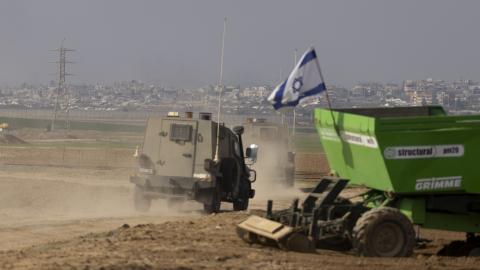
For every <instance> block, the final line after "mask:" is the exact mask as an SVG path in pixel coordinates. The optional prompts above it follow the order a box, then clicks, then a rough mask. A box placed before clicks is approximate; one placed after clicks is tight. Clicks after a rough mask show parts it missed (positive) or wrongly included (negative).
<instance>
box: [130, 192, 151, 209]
mask: <svg viewBox="0 0 480 270" xmlns="http://www.w3.org/2000/svg"><path fill="white" fill-rule="evenodd" d="M151 204H152V199H150V198H148V197H145V195H144V194H143V189H142V188H140V187H138V186H136V187H135V191H134V194H133V205H134V207H135V210H137V211H138V212H147V211H148V210H150V206H151Z"/></svg>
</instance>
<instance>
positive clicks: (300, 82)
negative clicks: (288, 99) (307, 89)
mask: <svg viewBox="0 0 480 270" xmlns="http://www.w3.org/2000/svg"><path fill="white" fill-rule="evenodd" d="M302 86H303V77H298V78H295V79H294V80H293V83H292V88H293V92H294V93H297V92H298V91H300V89H301V88H302Z"/></svg>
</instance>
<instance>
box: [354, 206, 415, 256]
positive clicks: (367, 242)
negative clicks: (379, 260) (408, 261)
mask: <svg viewBox="0 0 480 270" xmlns="http://www.w3.org/2000/svg"><path fill="white" fill-rule="evenodd" d="M352 238H353V239H352V242H353V243H352V244H353V247H354V249H355V250H356V251H357V253H358V254H359V255H361V256H366V257H408V256H410V255H412V253H413V247H414V245H415V231H414V229H413V225H412V223H411V222H410V220H409V219H408V218H407V217H406V216H405V215H403V214H402V213H401V212H400V211H399V210H398V209H395V208H391V207H380V208H375V209H372V210H369V211H367V212H365V213H364V214H363V215H362V216H361V217H360V218H359V219H358V220H357V223H356V224H355V227H354V228H353V237H352Z"/></svg>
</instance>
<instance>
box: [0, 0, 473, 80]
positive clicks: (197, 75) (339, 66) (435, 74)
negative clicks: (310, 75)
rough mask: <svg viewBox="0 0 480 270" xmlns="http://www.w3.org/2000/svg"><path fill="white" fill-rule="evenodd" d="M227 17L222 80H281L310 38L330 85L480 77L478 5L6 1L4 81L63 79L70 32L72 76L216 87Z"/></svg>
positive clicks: (0, 17) (0, 24)
mask: <svg viewBox="0 0 480 270" xmlns="http://www.w3.org/2000/svg"><path fill="white" fill-rule="evenodd" d="M225 16H226V17H228V26H227V36H226V50H225V69H224V82H225V84H241V85H253V84H263V83H267V84H272V85H273V84H277V83H278V82H279V77H280V73H281V70H283V76H286V75H287V73H288V72H289V71H290V69H291V68H292V66H293V50H294V48H298V49H299V51H300V52H303V51H304V50H305V49H306V48H308V47H309V46H310V45H314V46H315V47H316V49H317V53H318V55H319V57H320V65H321V67H322V70H323V73H324V76H325V80H326V82H327V83H333V84H339V85H343V86H351V85H352V84H353V83H355V82H358V81H382V82H397V83H399V82H401V81H402V80H404V79H421V78H426V77H432V78H436V79H447V80H454V79H459V78H461V77H462V78H465V79H466V78H468V79H474V80H480V32H479V28H480V1H473V0H472V1H454V0H451V1H440V0H428V1H427V0H408V1H407V0H402V1H400V0H397V1H387V0H368V1H367V0H363V1H362V0H351V1H340V0H331V1H321V0H316V1H313V0H312V1H307V0H295V1H293V0H290V1H280V0H264V1H262V0H242V1H240V0H237V1H233V0H232V1H229V0H218V1H213V0H192V1H184V0H172V1H160V0H158V1H153V0H152V1H146V0H145V1H142V0H131V1H120V0H77V1H68V0H58V1H53V0H42V1H39V0H31V1H22V0H15V1H13V0H11V1H8V0H3V1H1V2H0V85H5V84H18V83H21V82H29V83H46V82H48V81H49V80H51V79H56V77H55V76H53V75H51V73H54V72H56V67H55V65H54V64H49V63H48V62H49V61H55V60H56V57H57V55H56V54H55V53H54V52H49V50H50V49H54V48H56V47H58V46H59V44H60V42H61V40H62V39H63V38H64V37H65V38H66V43H65V45H66V47H70V48H74V49H76V50H77V51H76V52H74V53H72V54H70V58H71V60H73V61H76V62H77V63H76V64H74V65H72V66H69V67H68V68H69V70H68V71H69V72H71V73H74V74H75V77H72V78H69V80H70V81H71V82H74V83H79V82H88V83H95V82H102V83H110V82H112V81H115V80H132V79H139V80H143V81H146V82H150V83H156V84H163V85H167V86H179V87H199V86H203V85H206V84H215V83H216V82H217V81H218V77H219V75H218V74H219V65H220V47H221V33H222V29H223V18H224V17H225Z"/></svg>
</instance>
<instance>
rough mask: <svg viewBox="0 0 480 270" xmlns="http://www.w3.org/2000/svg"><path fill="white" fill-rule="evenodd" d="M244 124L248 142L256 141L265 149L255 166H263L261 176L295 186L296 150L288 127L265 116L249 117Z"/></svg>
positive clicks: (245, 136) (245, 137)
mask: <svg viewBox="0 0 480 270" xmlns="http://www.w3.org/2000/svg"><path fill="white" fill-rule="evenodd" d="M243 126H244V127H245V135H244V136H243V137H244V141H245V142H246V144H248V143H253V142H255V143H256V144H258V145H259V146H260V147H261V148H262V149H263V150H262V154H261V155H260V157H259V159H258V161H257V163H256V164H255V167H257V168H262V170H261V172H260V174H259V177H260V178H262V179H265V178H266V179H267V180H272V181H273V182H277V183H281V184H283V185H285V186H289V187H291V186H293V185H294V180H295V152H293V150H292V146H291V145H292V142H291V136H290V132H289V130H288V127H287V126H286V125H282V124H277V123H273V122H269V121H267V120H266V119H263V118H247V120H246V122H245V123H244V124H243Z"/></svg>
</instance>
